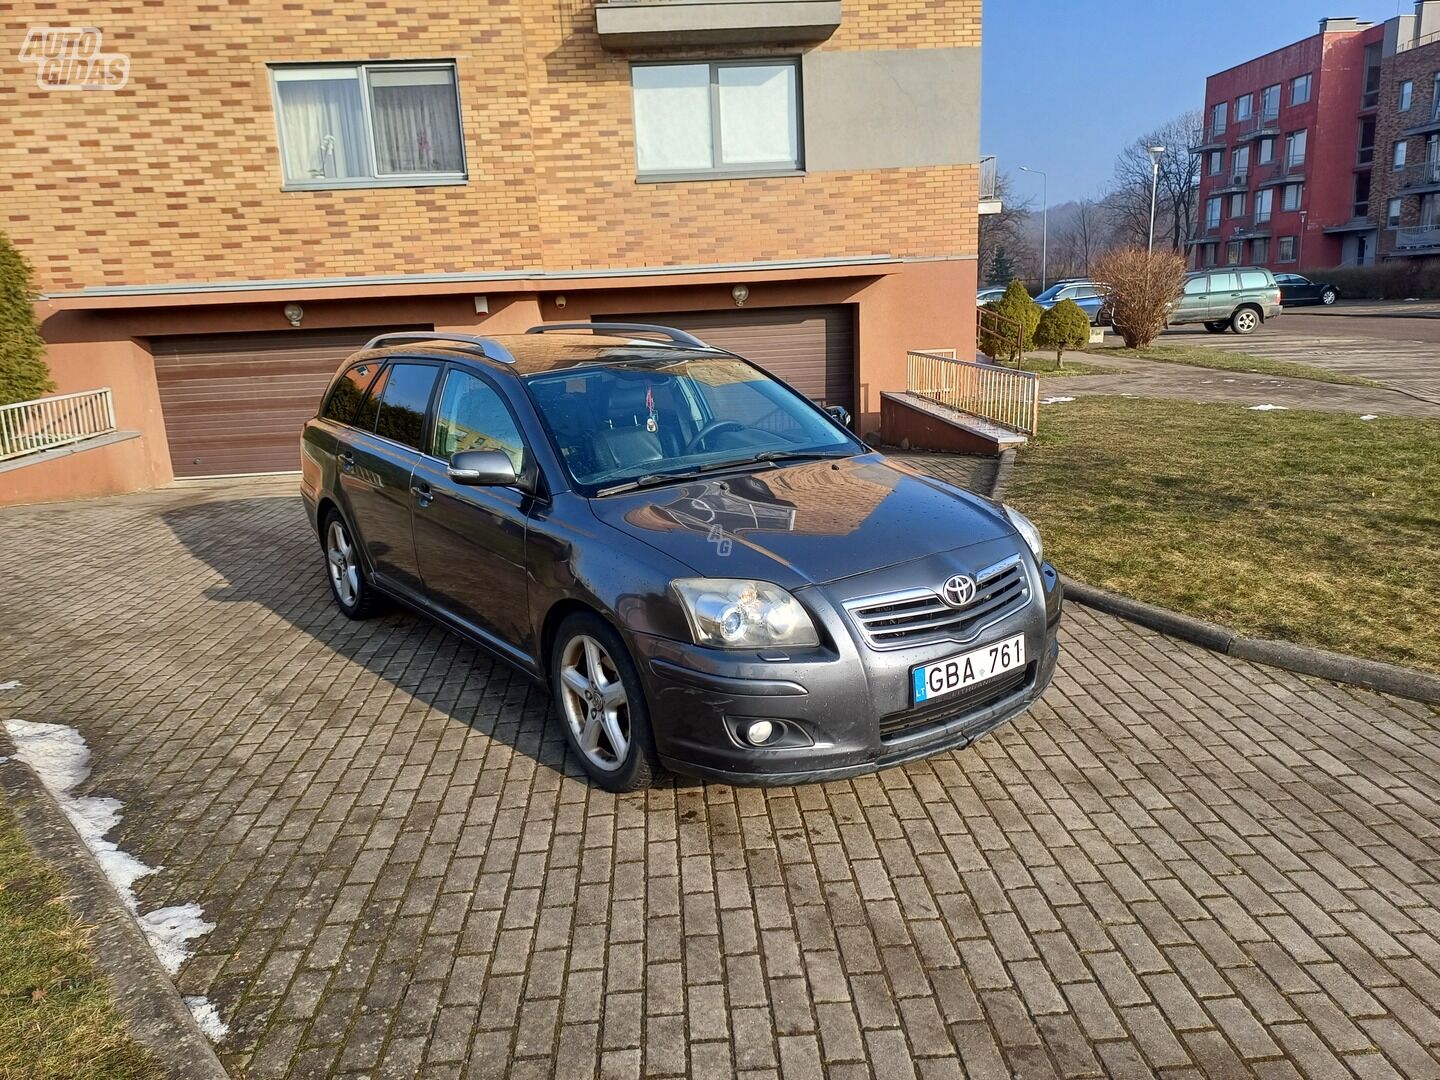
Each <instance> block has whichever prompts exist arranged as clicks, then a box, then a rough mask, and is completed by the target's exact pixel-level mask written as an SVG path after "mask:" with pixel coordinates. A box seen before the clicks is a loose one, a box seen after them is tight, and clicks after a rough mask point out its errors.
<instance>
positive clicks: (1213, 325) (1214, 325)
mask: <svg viewBox="0 0 1440 1080" xmlns="http://www.w3.org/2000/svg"><path fill="white" fill-rule="evenodd" d="M1205 329H1206V330H1209V331H1210V333H1212V334H1223V333H1224V332H1225V331H1226V330H1229V329H1230V324H1229V323H1228V322H1207V323H1206V324H1205Z"/></svg>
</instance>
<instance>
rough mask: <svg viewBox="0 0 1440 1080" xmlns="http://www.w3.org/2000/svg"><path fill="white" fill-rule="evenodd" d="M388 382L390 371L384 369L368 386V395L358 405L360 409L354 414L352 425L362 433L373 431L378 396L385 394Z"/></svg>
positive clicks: (378, 400)
mask: <svg viewBox="0 0 1440 1080" xmlns="http://www.w3.org/2000/svg"><path fill="white" fill-rule="evenodd" d="M389 381H390V369H389V368H386V369H385V370H384V371H382V372H380V375H379V377H378V378H376V379H375V381H374V382H373V383H371V384H370V393H368V394H367V395H365V400H364V401H362V402H361V403H360V408H359V409H358V410H356V413H355V419H354V421H353V423H354V425H355V426H356V427H357V428H360V429H361V430H362V431H374V430H375V416H376V414H377V413H378V412H379V411H380V395H381V394H383V393H384V392H385V384H386V383H387V382H389Z"/></svg>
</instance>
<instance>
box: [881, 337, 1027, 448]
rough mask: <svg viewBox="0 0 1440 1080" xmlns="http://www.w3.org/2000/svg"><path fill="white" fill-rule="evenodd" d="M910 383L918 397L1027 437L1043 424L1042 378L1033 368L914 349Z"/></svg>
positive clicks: (908, 365)
mask: <svg viewBox="0 0 1440 1080" xmlns="http://www.w3.org/2000/svg"><path fill="white" fill-rule="evenodd" d="M905 386H906V389H907V390H909V391H910V393H912V394H914V395H915V396H916V397H921V398H924V399H925V400H926V401H933V402H934V403H935V404H936V405H944V406H945V407H947V408H950V409H957V410H959V411H960V412H966V413H969V414H970V415H972V416H979V417H983V418H984V419H986V420H992V421H994V422H995V423H997V424H1000V425H1003V426H1004V427H1008V428H1013V429H1014V430H1016V431H1023V432H1025V433H1026V434H1027V435H1034V434H1035V431H1036V429H1037V428H1038V426H1039V423H1040V391H1039V386H1040V377H1039V376H1038V375H1036V374H1035V373H1034V372H1032V371H1016V370H1014V369H1013V368H1004V367H997V366H996V365H994V364H972V363H970V362H969V361H968V360H952V359H950V358H949V357H946V356H937V355H936V354H934V353H926V352H908V353H906V354H905Z"/></svg>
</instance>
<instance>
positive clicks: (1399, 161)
mask: <svg viewBox="0 0 1440 1080" xmlns="http://www.w3.org/2000/svg"><path fill="white" fill-rule="evenodd" d="M1390 153H1391V164H1390V167H1391V170H1392V171H1394V172H1399V171H1400V170H1401V169H1403V168H1405V162H1406V159H1407V158H1408V157H1409V156H1410V140H1409V139H1397V140H1395V147H1394V149H1392V150H1391V151H1390Z"/></svg>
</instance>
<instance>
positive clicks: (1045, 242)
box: [1020, 165, 1050, 292]
mask: <svg viewBox="0 0 1440 1080" xmlns="http://www.w3.org/2000/svg"><path fill="white" fill-rule="evenodd" d="M1020 171H1021V172H1028V173H1034V174H1035V175H1036V176H1038V177H1040V291H1041V292H1044V291H1045V289H1046V287H1047V286H1048V285H1049V284H1050V178H1049V177H1048V176H1046V175H1045V171H1044V170H1043V169H1032V168H1030V166H1029V165H1021V166H1020Z"/></svg>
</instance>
